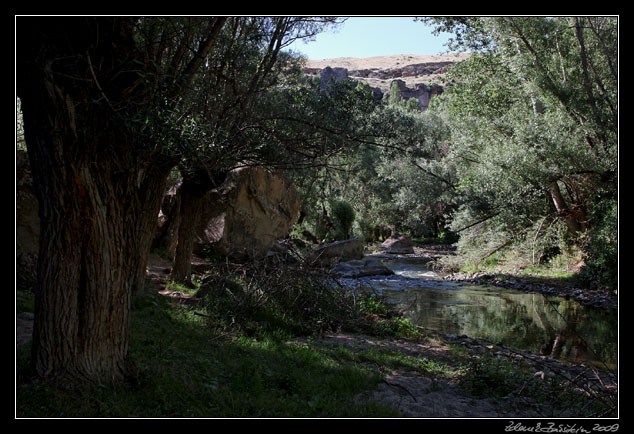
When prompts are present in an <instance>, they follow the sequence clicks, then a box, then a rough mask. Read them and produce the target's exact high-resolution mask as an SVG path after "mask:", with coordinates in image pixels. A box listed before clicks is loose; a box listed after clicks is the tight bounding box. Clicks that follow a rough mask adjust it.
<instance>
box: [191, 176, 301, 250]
mask: <svg viewBox="0 0 634 434" xmlns="http://www.w3.org/2000/svg"><path fill="white" fill-rule="evenodd" d="M298 214H299V195H298V194H297V192H296V191H295V188H294V187H293V185H292V184H291V183H290V181H289V180H288V179H287V178H286V177H285V176H284V174H283V173H282V172H280V171H276V172H271V171H267V170H266V169H264V168H262V167H241V168H238V169H234V170H233V171H232V172H231V173H230V174H229V176H228V177H227V180H226V181H225V182H224V184H223V185H222V186H221V187H220V188H219V189H217V190H212V191H211V192H210V193H209V194H208V200H207V202H206V204H205V207H204V210H203V221H202V224H201V226H200V227H199V228H198V230H197V240H196V243H195V244H196V245H195V247H194V252H197V251H200V250H203V249H204V247H206V246H211V247H212V248H213V250H214V251H216V252H217V253H219V254H221V255H223V256H229V257H233V258H238V259H252V258H258V257H264V256H265V255H266V254H267V252H268V251H269V250H270V249H271V247H272V246H273V244H274V243H275V242H276V241H277V240H278V239H279V238H282V237H284V236H285V235H287V234H288V231H289V230H290V228H291V226H292V225H293V224H294V223H295V221H296V219H297V216H298Z"/></svg>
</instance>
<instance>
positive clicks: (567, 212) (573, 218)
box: [550, 181, 585, 236]
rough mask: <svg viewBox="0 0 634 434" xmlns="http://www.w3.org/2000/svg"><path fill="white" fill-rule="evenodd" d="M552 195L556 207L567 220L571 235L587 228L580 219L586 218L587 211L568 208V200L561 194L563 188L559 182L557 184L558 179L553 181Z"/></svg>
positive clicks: (551, 185) (551, 186)
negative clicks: (560, 187)
mask: <svg viewBox="0 0 634 434" xmlns="http://www.w3.org/2000/svg"><path fill="white" fill-rule="evenodd" d="M550 197H551V199H552V201H553V204H554V205H555V209H556V210H557V212H558V213H559V215H560V216H561V217H562V218H563V219H564V221H565V222H566V225H567V226H568V232H569V233H570V234H571V235H573V236H574V235H576V234H577V233H579V232H580V231H582V230H583V229H584V228H585V225H584V224H582V223H581V222H580V220H579V219H578V218H582V219H585V218H584V216H585V213H584V212H583V211H582V210H573V209H569V208H568V206H567V205H566V201H565V200H564V197H563V195H562V194H561V190H560V189H559V184H557V181H553V182H552V183H551V184H550Z"/></svg>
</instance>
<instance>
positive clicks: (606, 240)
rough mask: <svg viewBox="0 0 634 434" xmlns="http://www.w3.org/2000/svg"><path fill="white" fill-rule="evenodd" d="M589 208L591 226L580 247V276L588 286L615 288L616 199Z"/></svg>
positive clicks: (616, 254)
mask: <svg viewBox="0 0 634 434" xmlns="http://www.w3.org/2000/svg"><path fill="white" fill-rule="evenodd" d="M602 205H603V206H602V207H598V208H597V209H595V210H593V211H592V213H591V215H590V219H591V221H592V222H593V223H594V226H592V227H591V229H590V230H589V231H588V232H587V234H586V236H585V238H584V240H583V244H582V250H583V253H584V260H585V263H586V265H585V266H584V267H583V268H582V269H581V276H582V278H583V279H584V280H587V281H588V282H589V283H590V286H592V287H603V288H608V289H611V290H615V289H616V288H617V284H618V208H617V203H616V202H611V203H605V204H602Z"/></svg>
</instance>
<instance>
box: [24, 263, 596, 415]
mask: <svg viewBox="0 0 634 434" xmlns="http://www.w3.org/2000/svg"><path fill="white" fill-rule="evenodd" d="M227 276H229V278H227ZM289 276H290V277H289ZM168 289H170V290H172V291H180V292H189V293H190V294H192V295H195V296H196V300H197V301H196V302H195V303H191V299H190V300H189V302H188V303H183V302H182V300H181V301H178V300H176V299H172V298H170V297H166V296H163V295H159V294H158V292H157V288H152V287H149V288H148V289H147V291H146V292H145V293H144V294H141V295H138V296H136V297H134V299H133V302H132V311H131V336H130V352H129V362H130V366H131V369H130V374H129V377H128V378H127V379H126V380H125V381H123V382H117V383H114V384H102V385H99V386H86V387H85V388H82V389H74V390H66V389H64V388H58V387H54V386H52V385H49V384H46V383H43V382H38V381H34V380H33V379H32V378H31V376H30V354H29V353H30V344H28V343H27V344H25V345H23V346H21V347H19V349H18V351H17V361H16V362H17V366H16V367H17V370H16V385H17V389H16V416H17V417H18V418H31V417H33V418H42V417H45V418H67V417H79V418H165V417H170V418H171V417H173V418H227V417H231V418H252V417H262V418H270V417H281V418H288V417H293V418H294V417H299V418H302V417H331V418H340V417H341V418H384V417H395V416H402V415H403V414H402V413H401V412H399V410H398V409H396V408H394V407H392V406H391V405H390V404H389V403H387V402H384V401H381V400H380V399H379V400H377V399H371V398H369V397H370V395H371V392H373V391H376V390H378V389H379V386H381V385H382V383H385V382H386V377H387V375H389V374H390V373H393V372H395V371H399V372H410V373H412V375H414V376H423V377H425V378H430V379H432V381H433V384H434V385H435V386H434V388H432V389H431V390H429V391H427V392H424V393H435V392H438V393H443V392H444V391H443V390H440V389H442V387H444V386H441V385H442V384H446V382H452V383H456V382H458V383H461V384H464V390H465V391H467V392H468V393H471V394H473V395H474V396H489V397H494V398H495V399H498V400H499V402H500V406H501V408H510V409H511V410H512V409H513V408H515V407H513V405H516V404H517V402H519V401H517V399H518V398H521V402H522V405H521V406H520V407H521V408H524V407H526V405H524V403H527V402H528V403H530V405H532V406H533V407H534V408H535V409H537V411H538V412H542V411H544V410H547V411H548V412H549V415H553V414H555V415H556V414H558V413H557V412H560V411H568V410H569V409H570V408H571V406H574V407H575V408H577V409H578V408H582V406H583V405H585V401H584V400H579V399H578V397H575V398H574V400H572V401H571V400H569V398H568V396H569V395H568V394H566V395H565V398H566V399H565V400H562V401H561V402H559V400H555V401H553V400H552V398H551V397H552V394H551V393H549V392H552V387H553V385H552V384H550V383H549V382H543V381H541V380H538V379H537V378H536V377H534V376H533V374H532V371H528V372H527V371H526V369H525V368H522V367H521V366H513V365H511V364H508V365H506V364H505V365H504V366H505V368H504V370H502V369H500V366H501V365H500V361H499V360H498V359H488V358H482V357H481V355H479V354H474V353H471V352H468V351H465V350H464V349H458V348H453V349H450V350H449V351H448V352H446V353H444V355H443V357H440V358H439V357H436V356H432V354H436V353H435V351H436V350H437V349H438V348H439V347H441V346H442V347H444V348H446V347H447V345H446V343H438V344H437V346H436V347H433V350H434V351H432V352H430V353H428V354H421V353H418V354H412V352H410V351H404V350H403V349H402V348H394V347H390V346H383V345H374V346H367V347H351V346H349V345H343V344H334V345H333V344H325V343H324V342H323V341H322V340H321V339H320V336H322V335H324V334H332V333H336V332H338V331H345V332H346V333H351V334H362V335H365V336H373V337H374V338H373V339H375V340H377V342H387V341H390V340H393V339H395V338H396V339H401V341H400V342H410V343H411V344H412V345H413V346H416V344H417V343H424V344H425V345H434V343H433V339H434V338H432V337H429V336H423V335H422V334H421V332H420V331H419V330H418V329H416V328H415V327H413V326H412V325H411V324H410V323H409V321H407V320H405V319H403V318H402V317H400V316H399V315H397V314H396V312H395V311H394V310H393V309H392V308H391V307H390V306H388V305H386V304H384V303H383V302H382V301H381V300H380V299H377V298H370V297H364V298H354V297H352V298H346V297H343V296H342V295H341V292H340V291H331V290H328V289H326V288H325V287H323V286H320V284H319V282H318V281H315V280H312V279H311V278H309V277H308V276H307V275H306V274H301V273H296V272H295V273H290V274H289V273H287V272H283V273H270V272H268V273H265V274H263V275H257V276H256V275H255V274H250V275H248V274H244V273H234V274H229V275H228V274H226V273H219V274H216V275H210V276H208V277H207V278H206V279H204V280H203V281H202V284H201V282H200V281H198V285H197V287H195V288H187V287H183V286H178V285H174V284H169V285H168ZM19 300H20V301H21V302H20V306H19V308H20V309H21V310H26V311H28V309H29V308H30V307H31V306H32V303H30V302H29V297H28V295H25V294H23V295H22V296H21V297H19ZM383 339H385V341H384V340H383ZM501 372H504V378H503V381H502V380H501V379H500V373H501ZM383 385H384V384H383ZM439 385H440V386H439ZM500 385H503V386H504V390H502V391H501V392H500V391H499V390H498V389H500V387H501V386H500ZM527 385H531V387H530V388H529V387H528V386H527ZM436 386H438V388H439V389H438V388H436ZM557 387H558V388H557V389H556V390H558V391H561V390H564V389H563V387H564V386H557ZM492 388H493V389H492ZM447 390H449V389H447ZM529 391H530V394H527V392H529ZM368 392H370V393H368ZM494 392H495V393H494ZM419 393H420V391H419ZM497 395H500V396H499V397H498V396H497ZM574 395H576V394H574ZM427 396H431V395H427ZM461 396H462V395H461ZM558 396H559V395H558ZM561 396H564V395H561ZM571 396H572V395H571ZM362 397H364V398H362ZM496 397H497V398H496ZM511 397H512V399H510V398H511ZM419 399H421V397H420V395H419ZM558 399H559V398H558ZM514 403H515V404H514ZM518 408H519V407H518ZM584 411H587V412H589V413H591V412H596V411H597V409H596V408H594V406H592V405H590V406H587V407H585V408H584ZM589 413H588V414H589Z"/></svg>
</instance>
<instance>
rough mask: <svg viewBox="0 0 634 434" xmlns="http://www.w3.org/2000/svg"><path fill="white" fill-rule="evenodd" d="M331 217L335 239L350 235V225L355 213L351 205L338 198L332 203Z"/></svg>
mask: <svg viewBox="0 0 634 434" xmlns="http://www.w3.org/2000/svg"><path fill="white" fill-rule="evenodd" d="M331 209H332V217H333V219H334V222H333V223H334V224H335V231H336V233H335V239H337V240H347V239H348V238H350V237H351V235H352V225H353V224H354V219H355V217H356V214H355V212H354V209H353V208H352V205H350V204H349V203H348V202H345V201H343V200H338V201H335V202H333V203H332V206H331Z"/></svg>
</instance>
